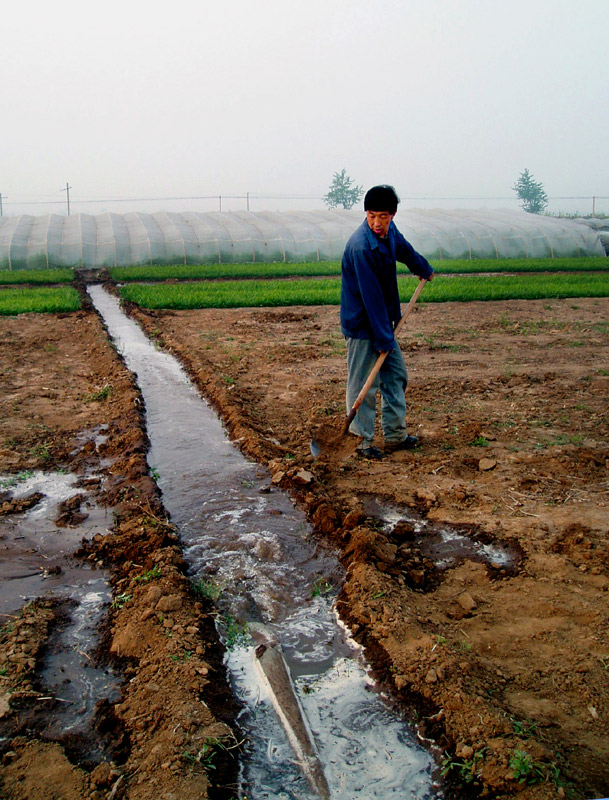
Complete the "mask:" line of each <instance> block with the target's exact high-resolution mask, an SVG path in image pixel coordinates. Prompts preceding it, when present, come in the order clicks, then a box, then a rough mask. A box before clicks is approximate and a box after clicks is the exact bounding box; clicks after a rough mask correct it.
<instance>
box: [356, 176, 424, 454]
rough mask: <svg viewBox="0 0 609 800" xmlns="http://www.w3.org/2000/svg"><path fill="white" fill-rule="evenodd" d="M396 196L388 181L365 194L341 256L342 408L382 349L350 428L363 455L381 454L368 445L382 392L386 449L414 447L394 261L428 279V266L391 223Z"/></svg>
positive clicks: (358, 390) (360, 384)
mask: <svg viewBox="0 0 609 800" xmlns="http://www.w3.org/2000/svg"><path fill="white" fill-rule="evenodd" d="M399 202H400V201H399V198H398V196H397V194H396V192H395V189H394V188H393V186H373V187H372V189H369V191H368V192H367V193H366V196H365V197H364V210H365V212H366V219H365V220H364V222H363V223H362V224H361V225H360V227H359V228H358V229H357V230H356V231H355V232H354V233H353V234H352V236H351V237H350V239H349V241H348V242H347V245H346V247H345V252H344V255H343V261H342V284H341V299H340V323H341V330H342V332H343V334H344V336H345V337H346V339H347V370H348V377H347V411H349V410H350V409H351V408H352V407H353V404H354V402H355V400H356V398H357V395H358V394H359V392H360V391H361V389H362V387H363V385H364V383H365V382H366V378H367V377H368V375H369V374H370V371H371V370H372V367H373V366H374V363H375V361H376V360H377V358H378V356H379V355H380V353H385V352H386V353H387V357H386V359H385V361H384V363H383V366H382V367H381V370H380V373H379V375H378V377H377V380H376V382H375V384H374V385H373V386H372V388H371V389H370V391H369V392H368V395H367V396H366V399H365V400H364V402H363V403H362V405H361V406H360V408H359V409H358V412H357V415H356V416H355V419H354V420H353V422H352V423H351V425H350V427H349V430H350V431H351V433H354V434H355V435H356V436H361V437H362V442H361V443H360V445H359V447H358V452H359V453H360V455H363V456H365V457H366V458H382V457H383V455H384V454H383V452H382V451H381V450H379V449H378V448H377V447H375V446H374V445H373V444H372V440H373V438H374V421H375V417H376V394H377V391H378V390H379V389H380V392H381V425H382V429H383V436H384V439H385V447H386V450H387V451H390V452H393V451H395V450H404V449H410V448H412V447H415V446H416V444H417V442H418V439H417V437H416V436H408V435H407V433H406V398H405V391H406V387H407V385H408V373H407V371H406V367H405V365H404V359H403V358H402V352H401V350H400V346H399V344H398V342H397V340H396V338H395V336H394V333H393V331H394V328H395V326H396V325H397V323H398V322H399V319H400V317H401V309H400V298H399V294H398V281H397V269H396V261H399V262H400V263H402V264H405V265H406V266H407V267H408V269H409V270H410V271H411V272H413V273H414V274H415V275H418V276H419V277H420V278H425V279H427V280H431V279H432V278H433V274H434V273H433V268H432V267H431V265H430V264H429V262H428V261H427V260H426V259H425V258H423V256H422V255H420V254H419V253H417V252H416V250H414V248H413V247H412V245H411V244H409V243H408V242H407V241H406V239H405V238H404V237H403V236H402V234H401V233H400V232H399V230H398V229H397V228H396V226H395V224H394V222H393V218H394V217H395V215H396V212H397V209H398V203H399Z"/></svg>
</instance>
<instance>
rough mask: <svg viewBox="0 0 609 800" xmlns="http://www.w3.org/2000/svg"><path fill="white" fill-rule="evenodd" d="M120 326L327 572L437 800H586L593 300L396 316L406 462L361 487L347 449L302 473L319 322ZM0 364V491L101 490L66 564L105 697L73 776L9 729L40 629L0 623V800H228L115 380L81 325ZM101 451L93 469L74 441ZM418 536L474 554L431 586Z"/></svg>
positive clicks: (435, 559)
mask: <svg viewBox="0 0 609 800" xmlns="http://www.w3.org/2000/svg"><path fill="white" fill-rule="evenodd" d="M134 313H135V314H136V316H137V318H138V319H139V320H140V322H141V323H142V324H143V326H144V327H145V329H146V330H147V332H148V333H149V335H151V336H154V337H155V339H156V341H158V342H159V343H160V345H162V346H165V347H167V348H168V349H170V350H172V351H173V352H174V353H176V355H178V357H179V358H180V360H181V361H182V362H183V363H184V365H185V366H186V368H187V369H188V371H189V372H190V374H191V376H192V377H193V379H194V381H195V382H196V383H197V385H198V386H199V387H200V388H201V390H202V391H203V392H204V394H205V395H206V396H207V397H208V398H209V399H210V400H211V401H212V402H213V404H214V405H215V406H216V408H217V409H218V410H219V412H220V413H221V415H222V417H223V419H224V421H225V423H226V425H227V427H228V429H229V431H230V434H231V437H232V438H234V439H235V440H238V442H239V444H240V446H241V447H242V449H243V450H244V451H245V452H246V453H248V454H249V455H251V456H252V457H254V458H255V459H257V460H259V461H260V462H262V463H264V464H267V465H268V466H269V468H270V470H271V474H272V482H273V484H274V485H281V486H284V487H285V488H286V489H288V490H289V491H291V492H292V493H293V494H294V495H295V496H296V497H297V498H298V500H299V502H300V503H301V504H302V506H303V507H304V508H305V510H306V511H307V514H308V515H309V517H310V519H311V521H312V523H313V525H314V528H315V532H316V535H317V536H319V537H321V538H324V539H326V540H328V541H330V542H331V543H332V544H333V545H334V546H335V547H336V548H337V550H338V552H339V554H340V556H341V560H342V561H343V564H344V566H345V568H346V573H347V580H346V583H345V585H344V588H343V590H342V592H341V595H340V598H339V609H340V613H341V615H342V617H343V618H344V619H345V620H346V621H348V622H349V624H350V626H351V628H352V630H353V632H354V634H355V637H356V638H357V639H358V640H359V641H360V642H361V643H362V644H364V645H365V647H366V649H367V653H368V657H369V659H370V661H371V662H372V663H373V664H374V666H375V669H376V672H377V676H378V678H379V680H380V681H381V682H382V683H383V684H384V685H385V686H386V687H387V690H388V691H390V692H391V693H392V694H393V696H394V697H396V698H397V699H398V700H399V701H401V702H402V703H404V704H406V705H407V706H408V707H409V708H410V709H411V713H412V715H413V719H414V720H415V721H416V724H417V726H418V730H419V734H420V736H421V737H424V738H427V739H429V740H430V742H431V740H433V741H435V743H436V744H437V745H438V746H439V747H440V748H441V750H442V751H443V752H445V753H446V756H445V759H446V760H445V762H444V766H445V771H446V772H447V778H448V781H449V784H448V787H447V797H461V796H485V797H494V798H500V797H516V798H551V797H573V798H595V797H605V796H607V795H609V777H608V770H607V768H606V764H607V763H609V736H608V733H609V722H608V720H609V717H608V709H609V702H608V701H609V628H608V617H609V610H608V609H609V603H608V600H609V595H608V591H609V547H608V545H609V542H608V539H609V530H608V528H609V510H608V501H609V484H608V474H607V473H608V460H609V438H608V432H609V431H608V428H609V422H608V420H609V415H608V410H609V409H608V398H609V326H608V323H607V320H608V319H609V300H606V299H590V300H587V299H584V300H576V301H572V300H561V301H530V302H521V301H519V302H509V303H508V302H499V303H471V304H467V305H461V304H450V303H448V304H442V305H440V304H430V305H425V304H424V303H423V304H420V305H418V306H417V307H416V309H415V311H414V312H413V314H412V316H411V317H410V319H409V320H408V323H407V325H406V329H405V331H404V332H403V334H402V342H403V349H404V353H405V358H406V362H407V365H408V369H409V374H410V387H409V390H408V403H409V433H411V434H416V435H417V436H419V437H420V446H419V447H418V448H416V449H415V450H411V451H402V452H396V453H393V454H388V455H387V456H386V457H385V458H384V459H383V460H381V461H366V460H364V459H361V458H359V457H358V456H357V455H356V454H355V453H354V452H353V449H354V448H353V444H354V442H353V441H350V440H347V441H345V442H341V446H340V447H336V448H331V449H330V451H329V452H324V454H323V455H322V456H321V457H320V458H318V459H314V458H313V457H312V456H311V453H310V449H309V443H310V440H311V438H312V436H313V435H314V434H315V433H316V432H317V431H318V430H319V429H322V430H323V431H325V432H326V433H327V432H328V430H330V431H331V429H332V427H333V426H336V430H337V432H340V429H341V426H342V421H343V418H344V382H345V348H344V342H343V340H342V338H341V336H340V331H339V326H338V311H337V309H336V308H290V309H272V310H271V309H257V310H256V309H248V310H223V311H219V310H206V311H185V312H163V311H159V312H154V313H148V312H146V313H145V312H139V311H137V310H134ZM0 347H1V348H2V365H1V369H2V383H3V391H2V393H1V394H0V472H3V473H6V472H12V473H18V472H19V471H21V470H27V469H34V468H42V469H51V468H58V467H63V468H67V469H70V470H73V471H75V472H77V473H79V474H82V475H83V476H85V475H86V474H87V473H88V472H90V471H91V470H92V469H95V470H99V471H100V472H101V474H102V475H103V476H104V479H103V481H102V482H101V484H99V485H98V487H97V489H96V488H95V487H94V486H88V487H86V491H89V492H96V493H97V497H96V499H97V501H98V502H105V503H107V504H108V505H109V506H110V507H112V508H113V509H114V525H113V527H112V531H111V532H110V533H109V534H107V535H106V536H95V537H94V538H93V539H92V540H91V541H88V542H86V543H85V544H84V545H83V546H82V548H81V556H82V558H83V559H85V560H86V562H87V563H88V564H90V565H91V566H93V567H95V566H96V565H98V566H102V565H103V566H106V567H108V568H109V569H110V570H111V574H112V584H113V593H114V603H113V604H112V607H109V608H108V625H107V630H106V631H105V638H104V640H103V641H104V644H103V648H102V649H104V650H105V653H106V656H107V657H108V658H110V659H113V660H114V661H115V662H116V664H117V665H118V666H120V667H121V668H122V669H123V672H124V675H125V684H124V686H123V691H122V697H121V700H120V702H119V703H117V704H115V705H113V706H110V705H109V704H103V703H102V704H101V706H102V707H101V708H100V709H99V710H98V725H99V730H100V736H102V735H103V736H105V737H106V738H107V739H108V740H109V741H110V743H111V744H110V755H109V756H108V757H107V759H106V760H104V761H103V762H101V763H99V764H94V763H91V762H90V761H87V757H86V754H84V755H83V754H80V756H79V752H78V746H76V745H75V743H74V742H70V741H63V742H59V743H51V742H48V741H45V740H44V738H43V737H42V736H41V735H39V733H38V732H37V731H36V730H33V729H31V728H28V725H27V714H25V713H24V708H26V707H27V706H28V704H30V706H31V705H34V704H36V703H38V702H40V697H41V690H42V688H43V687H42V686H41V684H40V676H39V667H40V656H39V654H40V653H41V652H42V651H43V648H44V645H45V642H46V641H47V640H48V637H49V635H50V631H51V630H52V629H53V625H54V624H57V621H56V617H57V609H56V608H55V607H54V606H53V604H52V603H49V602H45V601H44V600H42V601H36V602H35V603H33V604H31V605H29V606H28V607H27V608H26V609H24V610H22V611H21V612H20V613H19V612H17V611H16V612H15V615H14V616H12V617H10V618H7V620H6V622H5V624H4V625H3V627H2V631H1V635H0V722H1V723H2V731H1V732H0V736H2V737H4V741H3V742H2V752H3V756H2V758H3V761H2V772H1V774H0V796H4V795H6V796H8V797H11V798H12V797H14V798H32V797H36V798H47V797H48V798H51V797H54V796H62V797H65V798H89V797H91V798H105V797H110V796H112V797H127V798H152V797H166V798H170V797H175V798H180V799H182V798H191V797H192V798H195V797H197V798H204V797H207V796H210V797H214V796H216V797H221V796H224V797H227V798H228V797H230V796H231V794H232V793H233V791H234V780H235V773H234V767H235V763H236V762H235V759H234V758H233V754H234V752H236V749H235V750H232V749H231V748H232V747H233V746H234V745H236V744H237V742H238V730H237V728H236V726H235V724H234V719H235V714H236V711H237V709H236V708H235V704H234V702H233V701H232V699H231V696H230V693H229V692H228V690H227V682H226V676H225V673H224V670H223V667H222V648H221V646H220V645H219V643H218V642H217V638H216V634H215V630H214V627H213V609H212V608H211V607H210V606H208V605H206V601H205V600H203V599H202V598H200V597H197V596H196V594H195V593H194V592H193V589H192V586H191V584H190V582H189V581H188V580H187V578H186V576H185V567H184V563H183V560H182V555H181V552H180V548H179V544H178V540H177V537H176V534H175V531H174V530H173V528H172V526H171V524H170V522H168V521H167V519H166V515H165V512H164V510H163V507H162V504H161V502H160V498H159V496H158V492H157V489H156V486H155V484H154V482H153V481H152V480H151V479H150V477H149V476H148V473H147V466H146V460H145V453H146V449H147V440H146V436H145V433H144V428H143V419H142V409H141V403H140V399H139V395H138V392H137V390H136V388H135V387H134V385H133V381H132V379H131V377H130V376H129V374H128V373H127V372H126V371H125V369H124V367H123V365H122V363H121V360H120V357H119V356H117V354H116V353H115V352H114V351H113V349H112V348H111V347H110V345H109V344H108V342H107V339H106V337H105V333H104V331H103V328H102V326H101V324H100V322H99V320H98V318H97V316H96V314H95V313H94V312H92V311H90V310H85V311H83V312H78V313H76V314H71V315H55V316H46V315H45V316H37V315H23V316H21V317H19V318H17V319H10V318H3V319H0ZM107 387H110V388H107ZM99 425H104V426H107V427H106V428H104V436H105V441H104V442H103V443H101V444H95V442H94V441H93V440H92V438H91V437H90V436H89V437H87V436H84V437H83V433H84V432H86V431H91V430H94V429H95V428H96V426H99ZM327 440H329V441H332V437H331V436H330V437H327ZM377 444H378V445H379V446H380V447H382V436H381V435H380V432H379V436H378V442H377ZM106 462H107V463H106ZM388 520H391V524H389V522H388ZM396 520H397V522H396ZM434 526H435V527H438V528H447V527H451V526H452V527H451V529H454V530H455V531H457V532H458V535H459V536H460V537H467V538H469V539H470V540H471V541H472V542H473V543H474V545H475V546H472V547H471V548H469V549H468V548H463V547H457V546H456V545H455V548H454V549H453V550H452V551H451V549H450V546H449V548H448V549H449V553H448V556H447V553H446V548H444V549H443V550H442V553H441V556H442V559H441V563H440V559H439V556H438V553H437V551H435V550H434V548H433V547H432V546H430V545H427V543H426V541H425V532H426V531H430V532H431V531H433V530H435V527H434ZM430 538H433V537H431V534H430ZM482 547H487V550H486V551H485V553H486V557H484V558H481V557H479V555H480V551H481V548H482ZM498 553H499V554H503V553H508V554H509V558H507V559H502V558H501V557H499V556H497V554H498ZM126 597H128V598H129V599H128V600H125V598H126ZM187 654H188V655H187ZM45 702H46V701H45ZM49 713H50V714H52V706H51V707H50V708H49ZM214 740H219V741H221V742H222V743H223V745H224V746H223V747H216V748H215V749H214V758H216V757H217V760H215V761H214V766H215V767H216V769H213V770H211V769H207V772H206V769H205V767H206V763H205V762H206V759H205V758H199V757H198V754H200V753H201V751H202V748H203V745H204V744H205V743H207V742H211V741H214ZM221 759H224V761H222V760H221ZM207 766H208V764H207ZM58 786H59V787H61V790H60V792H59V794H58V793H57V787H58ZM218 786H220V788H219V789H218V788H217V787H218ZM223 787H224V788H223ZM54 792H55V793H54Z"/></svg>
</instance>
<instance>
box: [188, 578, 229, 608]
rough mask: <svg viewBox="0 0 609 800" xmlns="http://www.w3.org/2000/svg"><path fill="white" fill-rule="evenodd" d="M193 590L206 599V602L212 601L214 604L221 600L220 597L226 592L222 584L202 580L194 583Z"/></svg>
mask: <svg viewBox="0 0 609 800" xmlns="http://www.w3.org/2000/svg"><path fill="white" fill-rule="evenodd" d="M193 589H194V590H195V592H196V593H197V594H198V595H200V596H201V597H204V598H205V599H206V600H211V601H212V603H215V602H217V601H218V600H219V599H220V596H221V594H222V592H223V591H224V586H223V585H222V584H220V583H216V582H215V581H211V580H200V581H197V582H196V583H193Z"/></svg>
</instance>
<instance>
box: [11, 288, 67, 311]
mask: <svg viewBox="0 0 609 800" xmlns="http://www.w3.org/2000/svg"><path fill="white" fill-rule="evenodd" d="M80 307H81V301H80V295H79V294H78V292H77V291H76V289H74V288H73V287H72V286H58V287H49V286H40V287H36V288H35V289H32V288H19V289H12V288H11V289H0V315H3V316H14V315H16V314H26V313H28V312H30V311H36V312H39V313H50V314H52V313H58V312H60V311H77V310H78V309H79V308H80Z"/></svg>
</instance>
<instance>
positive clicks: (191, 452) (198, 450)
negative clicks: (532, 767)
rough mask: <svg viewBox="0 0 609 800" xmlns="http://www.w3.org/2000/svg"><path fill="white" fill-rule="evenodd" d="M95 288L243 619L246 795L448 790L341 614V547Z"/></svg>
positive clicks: (191, 539)
mask: <svg viewBox="0 0 609 800" xmlns="http://www.w3.org/2000/svg"><path fill="white" fill-rule="evenodd" d="M89 293H90V296H91V298H92V301H93V303H94V305H95V306H96V308H97V309H98V311H99V312H100V313H101V315H102V316H103V318H104V322H105V324H106V326H107V329H108V331H109V333H110V336H111V337H112V339H113V340H114V342H115V345H116V347H117V350H118V351H119V352H120V353H121V354H122V355H123V357H124V359H125V362H126V364H127V366H128V367H129V369H130V370H132V371H133V372H134V373H135V374H136V375H137V379H138V383H139V387H140V390H141V392H142V395H143V398H144V402H145V406H146V416H147V428H148V437H149V440H150V445H151V446H150V452H149V455H148V460H149V464H150V468H151V472H152V474H154V475H155V476H157V483H158V485H159V488H160V490H161V492H162V495H163V503H164V506H165V508H166V510H167V511H168V513H169V514H170V516H171V520H172V522H173V523H174V524H175V525H176V527H177V529H178V531H179V535H180V538H181V542H182V547H183V550H184V555H185V558H186V561H187V563H188V565H189V569H190V574H191V577H192V578H193V580H197V581H202V582H203V583H204V585H205V586H206V587H207V588H208V589H209V591H210V592H214V593H217V594H218V593H219V599H218V601H217V604H218V606H219V609H220V612H221V615H224V626H222V625H220V629H221V630H224V635H225V639H226V640H227V643H228V637H229V636H232V635H233V634H234V632H235V630H236V631H237V632H243V631H244V630H245V626H247V631H248V637H247V640H246V641H244V639H243V637H240V636H238V635H237V636H236V637H234V638H235V640H236V644H235V646H233V647H231V648H230V649H229V651H228V657H227V661H228V667H229V671H230V674H231V679H232V682H233V687H234V690H235V693H236V694H237V696H238V697H239V698H240V699H241V700H242V702H243V712H242V714H241V717H240V720H239V723H240V725H241V728H242V729H243V731H244V733H245V738H246V742H247V745H246V754H245V756H244V757H243V759H242V763H241V787H240V792H239V796H242V795H247V797H248V800H262V798H278V799H281V800H300V799H302V800H305V798H315V797H329V796H331V797H332V798H336V799H337V800H338V798H344V799H345V800H346V799H347V798H354V797H365V798H377V797H378V798H384V799H385V798H398V797H399V798H401V799H403V798H411V799H412V800H432V799H433V798H440V797H441V796H442V795H441V793H440V790H439V788H438V786H437V785H436V784H435V783H434V780H433V777H432V776H433V775H434V774H435V772H434V769H435V767H434V762H433V760H432V758H431V756H430V755H429V753H428V752H427V751H426V750H425V749H424V748H423V747H422V746H421V745H420V744H419V743H418V742H417V740H416V739H415V737H414V735H413V733H412V731H411V729H410V728H409V727H408V726H407V725H406V724H405V722H404V720H403V719H401V717H400V716H399V715H398V714H396V713H394V711H392V709H391V708H390V705H389V704H388V703H387V701H386V699H385V698H383V697H382V695H381V694H380V692H379V691H378V690H377V688H376V687H375V685H374V684H373V682H372V681H371V679H370V677H369V673H368V668H367V665H366V663H365V662H364V660H363V657H362V653H361V651H360V649H359V647H357V646H356V644H355V643H354V642H353V641H352V640H351V638H350V636H349V633H348V631H347V630H345V628H344V626H342V625H341V624H340V622H339V621H338V619H337V616H336V614H335V613H334V610H333V607H332V598H331V594H332V592H327V593H326V589H327V588H328V587H329V586H334V587H338V586H339V585H340V583H341V582H342V572H341V568H340V566H339V564H338V562H337V559H336V557H335V556H334V554H333V553H332V552H330V551H327V550H325V549H323V548H321V547H319V546H318V545H316V543H315V542H314V540H313V539H312V537H311V530H310V527H309V525H308V522H307V520H306V517H305V516H304V514H303V513H302V512H301V511H300V510H299V509H298V508H297V507H295V505H294V504H293V503H292V501H291V499H290V497H289V495H287V494H286V493H284V492H282V491H280V490H276V489H274V488H273V489H272V490H271V489H270V476H269V475H268V473H267V472H266V470H264V469H263V468H262V467H260V466H259V465H256V464H255V463H252V462H250V461H248V460H247V459H246V458H245V457H244V456H243V454H242V453H241V452H240V451H239V450H238V449H237V448H236V447H235V446H233V445H232V444H231V443H230V442H229V441H228V439H227V437H226V433H225V431H224V429H223V427H222V425H221V423H220V421H219V419H218V417H217V416H216V414H215V413H214V412H213V410H212V409H211V408H210V407H209V405H208V404H207V403H206V402H205V401H204V400H203V399H202V398H201V396H200V395H199V394H198V392H197V390H196V389H195V388H194V386H193V385H192V384H191V382H190V380H189V378H188V377H187V375H186V373H185V372H184V371H183V370H182V368H181V366H180V365H179V364H178V362H177V361H176V360H175V359H174V358H173V357H172V356H170V355H169V354H167V353H162V352H159V351H157V350H156V349H155V347H154V346H153V345H152V343H151V342H150V341H149V340H148V339H147V338H146V336H145V335H144V334H143V333H142V331H141V329H140V328H139V327H138V326H137V325H136V324H135V323H134V322H133V321H131V320H130V319H129V318H127V317H126V316H125V315H124V314H123V313H122V311H121V310H120V307H119V305H118V302H117V301H116V299H115V298H114V297H113V296H111V295H109V294H108V293H107V292H106V291H105V290H104V289H103V288H102V287H101V286H90V287H89ZM250 636H251V639H250ZM261 644H262V646H261V647H260V649H259V650H258V655H257V651H256V648H257V646H259V645H261ZM265 648H266V649H265ZM285 667H287V673H286V670H285ZM282 670H283V672H282ZM278 675H279V677H278ZM288 706H289V708H288ZM299 762H300V763H299Z"/></svg>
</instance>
